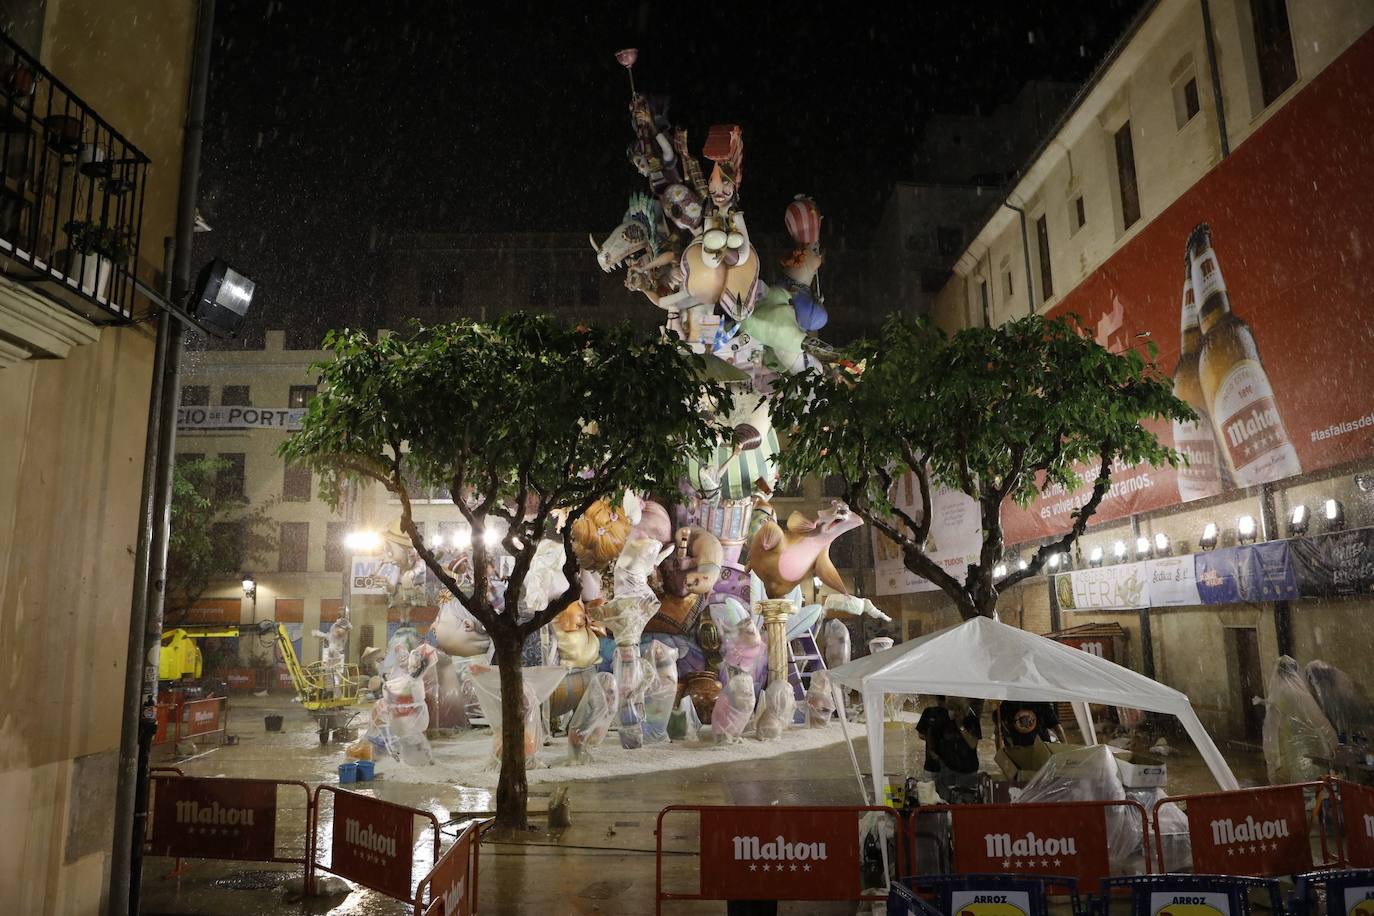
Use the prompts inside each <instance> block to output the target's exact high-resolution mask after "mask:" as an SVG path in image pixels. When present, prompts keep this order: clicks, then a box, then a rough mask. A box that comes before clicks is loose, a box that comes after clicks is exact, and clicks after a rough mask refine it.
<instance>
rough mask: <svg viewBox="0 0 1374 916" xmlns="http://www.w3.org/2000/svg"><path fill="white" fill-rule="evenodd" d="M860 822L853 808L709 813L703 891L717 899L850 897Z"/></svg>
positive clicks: (704, 825)
mask: <svg viewBox="0 0 1374 916" xmlns="http://www.w3.org/2000/svg"><path fill="white" fill-rule="evenodd" d="M858 892H859V820H858V818H857V817H856V816H855V814H854V811H853V810H852V809H849V808H838V809H836V810H834V811H825V810H820V809H816V808H801V809H788V808H777V809H771V810H770V809H752V808H741V809H713V808H706V809H703V810H702V811H701V893H702V895H703V896H704V897H708V898H711V899H715V900H849V899H853V898H854V897H856V896H857V895H858Z"/></svg>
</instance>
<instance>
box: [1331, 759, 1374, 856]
mask: <svg viewBox="0 0 1374 916" xmlns="http://www.w3.org/2000/svg"><path fill="white" fill-rule="evenodd" d="M1326 784H1327V791H1328V794H1329V797H1331V798H1333V799H1335V802H1336V805H1335V813H1336V817H1337V823H1336V827H1337V828H1338V833H1337V835H1336V842H1337V849H1338V852H1337V857H1338V858H1339V859H1340V861H1341V863H1342V864H1344V865H1353V866H1355V867H1357V868H1374V787H1371V786H1362V785H1359V784H1358V783H1353V782H1348V781H1347V780H1344V779H1337V778H1335V777H1327V779H1326ZM1325 826H1326V824H1325V822H1323V827H1325Z"/></svg>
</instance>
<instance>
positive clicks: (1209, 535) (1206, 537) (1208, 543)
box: [1197, 522, 1217, 550]
mask: <svg viewBox="0 0 1374 916" xmlns="http://www.w3.org/2000/svg"><path fill="white" fill-rule="evenodd" d="M1197 545H1198V546H1199V547H1201V548H1202V549H1203V550H1211V549H1212V548H1213V547H1215V546H1217V523H1216V522H1208V523H1207V525H1206V526H1205V527H1204V528H1203V529H1202V537H1200V538H1198V542H1197Z"/></svg>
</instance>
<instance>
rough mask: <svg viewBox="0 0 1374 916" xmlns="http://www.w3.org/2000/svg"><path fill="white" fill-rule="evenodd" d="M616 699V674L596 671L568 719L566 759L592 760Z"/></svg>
mask: <svg viewBox="0 0 1374 916" xmlns="http://www.w3.org/2000/svg"><path fill="white" fill-rule="evenodd" d="M618 703H619V691H618V689H617V688H616V683H615V675H613V674H611V673H610V672H609V671H600V672H598V673H597V675H596V677H594V678H592V682H591V684H590V685H589V686H588V687H587V690H586V692H585V693H583V694H582V699H581V701H579V702H578V704H577V709H576V710H575V711H574V712H573V715H572V719H570V720H569V722H568V763H570V764H573V765H581V764H587V763H591V762H592V752H593V751H594V750H595V749H596V748H597V747H599V746H600V745H601V742H602V740H603V739H604V738H605V737H606V732H607V731H609V730H610V728H611V723H612V722H614V721H615V713H616V707H617V705H618Z"/></svg>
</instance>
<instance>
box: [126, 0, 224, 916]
mask: <svg viewBox="0 0 1374 916" xmlns="http://www.w3.org/2000/svg"><path fill="white" fill-rule="evenodd" d="M214 22H215V2H214V0H200V3H199V8H198V10H197V16H196V33H195V44H194V46H193V56H192V59H191V83H190V88H189V90H188V95H187V114H186V128H185V131H184V133H183V136H182V155H181V181H180V187H179V191H178V200H177V222H176V242H175V245H174V246H172V248H173V251H172V254H173V257H172V270H171V277H170V284H171V289H170V293H171V297H170V302H172V303H174V304H176V305H179V306H184V305H185V304H186V299H187V297H188V295H189V293H190V286H191V237H192V233H193V232H194V231H195V211H196V189H197V185H198V182H199V177H200V146H201V136H202V134H203V133H204V126H205V95H206V88H207V86H208V85H209V82H210V48H211V39H212V37H213V34H214ZM164 282H166V280H164ZM166 291H167V290H165V289H164V292H166ZM181 333H182V327H181V322H180V321H178V320H173V317H172V315H171V314H170V313H169V312H168V311H167V310H166V309H164V310H163V312H162V315H161V316H160V318H159V325H158V353H157V356H158V357H160V363H161V364H160V366H159V365H156V364H155V366H154V371H155V374H154V376H153V381H152V384H153V387H154V389H155V390H154V392H153V393H152V394H151V395H150V408H152V407H156V410H157V412H156V414H154V415H151V416H150V417H149V430H148V437H147V443H148V444H149V445H150V446H152V448H151V451H150V452H149V453H147V454H145V456H144V473H143V483H144V487H145V490H144V494H143V495H144V504H143V514H142V515H141V517H140V519H139V521H140V531H139V537H138V543H139V546H140V548H141V549H143V550H146V556H145V555H144V554H143V553H139V554H136V556H135V561H136V565H135V580H136V584H138V580H141V581H142V584H143V585H144V586H145V590H144V591H143V592H142V593H141V594H136V595H135V596H134V600H133V602H132V603H131V604H132V606H131V608H130V620H129V641H128V659H127V665H128V668H127V669H126V671H125V695H124V710H123V720H122V724H123V731H122V733H121V736H120V760H119V772H118V778H117V782H116V786H115V824H114V830H115V833H114V837H113V841H114V843H113V848H112V850H111V855H110V895H109V912H110V913H112V914H114V916H125V914H128V913H134V914H136V913H138V911H139V892H140V883H141V879H142V870H143V837H144V825H145V823H146V821H147V816H148V761H149V757H150V755H151V752H152V740H153V735H154V733H155V732H156V731H157V725H156V719H155V714H154V707H155V705H156V703H157V676H158V668H157V650H158V648H159V646H160V644H161V641H162V608H163V597H164V588H165V585H166V581H165V580H166V573H167V539H168V535H169V529H170V523H171V495H172V467H173V463H174V461H175V456H174V449H175V445H176V407H177V400H178V392H179V389H180V377H181ZM156 358H157V357H155V359H156ZM159 370H160V371H159ZM149 465H151V468H150V467H149ZM150 484H151V492H149V490H148V489H147V488H148V487H149V485H150ZM145 545H146V547H145ZM135 649H137V651H135Z"/></svg>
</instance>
